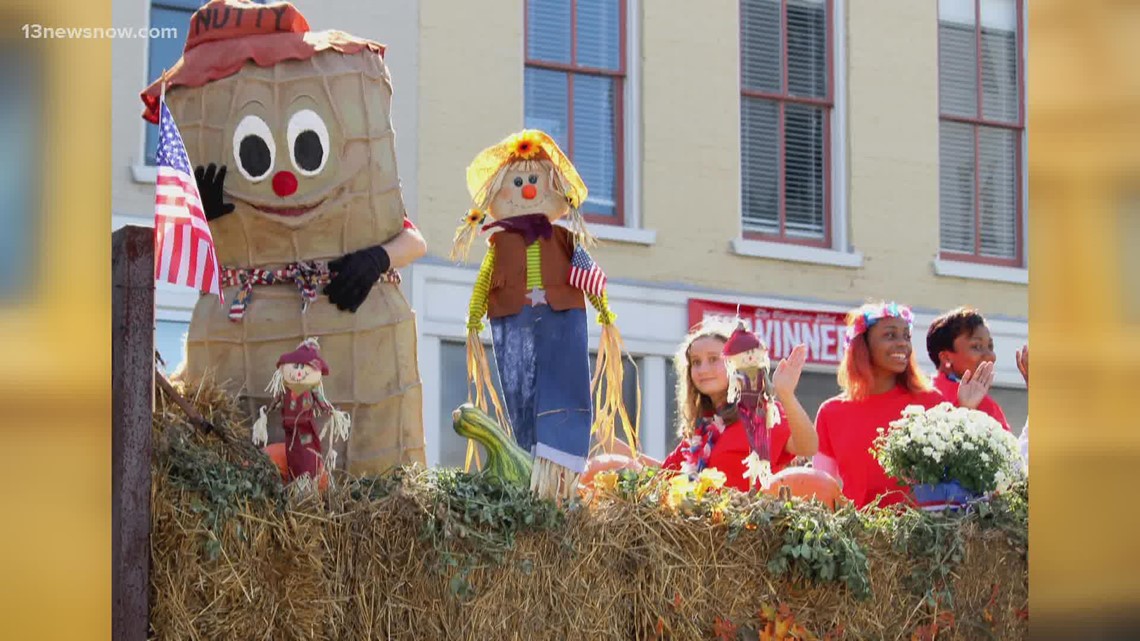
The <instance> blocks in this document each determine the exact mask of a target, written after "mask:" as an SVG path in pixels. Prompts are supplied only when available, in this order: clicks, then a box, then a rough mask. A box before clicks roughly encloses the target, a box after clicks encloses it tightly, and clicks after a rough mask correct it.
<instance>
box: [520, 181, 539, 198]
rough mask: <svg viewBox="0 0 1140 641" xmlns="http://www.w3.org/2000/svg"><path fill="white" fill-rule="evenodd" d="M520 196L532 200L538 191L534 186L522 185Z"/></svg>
mask: <svg viewBox="0 0 1140 641" xmlns="http://www.w3.org/2000/svg"><path fill="white" fill-rule="evenodd" d="M522 194H523V198H526V199H527V200H532V199H534V197H535V196H537V195H538V190H537V189H535V188H534V185H524V186H523V188H522Z"/></svg>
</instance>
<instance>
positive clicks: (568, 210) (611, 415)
mask: <svg viewBox="0 0 1140 641" xmlns="http://www.w3.org/2000/svg"><path fill="white" fill-rule="evenodd" d="M467 189H468V191H469V192H470V194H471V198H472V201H473V203H474V205H475V209H472V210H471V211H470V212H469V213H468V215H467V218H466V220H465V221H464V223H463V224H462V225H460V227H459V230H458V231H457V232H456V236H455V245H454V247H453V250H452V258H453V259H459V260H465V259H466V256H467V252H468V250H469V249H470V246H471V243H472V242H473V240H474V238H475V237H476V236H477V235H478V234H479V232H480V231H486V232H490V236H489V237H488V240H487V242H488V245H489V247H488V249H487V253H486V255H485V257H484V258H483V262H482V265H481V266H480V268H479V275H478V277H477V279H476V281H475V291H474V293H473V295H472V297H471V303H470V307H469V310H468V312H469V313H468V317H467V354H468V358H467V370H468V379H469V381H470V382H471V383H473V384H474V387H475V396H476V398H475V403H476V404H477V405H478V406H480V407H481V408H483V409H486V399H487V398H488V397H489V398H490V399H491V401H492V403H493V404H494V406H495V411H496V414H497V415H498V418H499V421H500V422H501V423H504V424H505V423H507V419H508V417H509V424H510V427H511V429H512V431H513V435H514V438H515V440H516V441H517V442H518V444H519V445H520V446H521V447H522V448H524V449H527V450H529V451H531V452H532V453H533V455H534V457H535V464H534V468H533V473H532V476H531V489H532V490H534V491H535V492H536V493H537V494H538V495H540V496H544V497H547V498H569V497H570V496H571V494H572V493H573V491H574V488H575V486H576V477H577V475H578V474H580V473H581V472H583V471H585V469H586V460H587V457H588V455H589V449H590V438H591V433H594V434H597V435H598V437H599V440H604V439H606V438H613V436H614V425H615V419H616V418H617V417H618V416H620V417H621V419H622V420H623V425H624V429H625V436H626V438H627V439H629V440H628V442H629V443H630V444H631V445H632V444H634V443H636V432H637V428H636V426H634V425H631V423H630V421H629V416H628V414H627V413H626V410H625V406H624V404H623V402H622V397H621V390H622V363H621V353H622V342H621V335H620V334H619V333H618V331H617V327H616V326H615V325H614V319H615V318H616V317H615V315H614V313H613V312H612V311H611V310H610V307H609V303H608V301H607V297H606V288H605V285H606V277H605V274H603V273H602V270H601V268H600V267H599V266H598V265H597V264H596V263H594V261H593V260H592V259H591V258H590V255H589V254H588V253H587V252H586V249H587V247H588V246H590V245H592V243H593V237H592V236H591V235H590V234H589V233H588V232H587V230H586V226H585V222H584V220H583V218H582V215H581V213H580V212H579V209H578V208H579V207H580V206H581V205H582V203H583V202H584V201H585V199H586V185H585V184H584V183H583V182H582V178H581V177H580V176H579V175H578V171H577V170H576V169H575V168H574V165H573V164H571V162H570V160H569V158H567V157H566V155H565V154H564V153H563V152H562V150H561V149H560V148H559V147H558V144H557V143H556V142H555V141H554V140H553V139H552V138H551V137H550V136H549V135H547V134H546V133H544V132H541V131H536V130H524V131H522V132H519V133H517V134H514V135H511V136H509V137H507V138H506V139H504V140H503V141H501V142H499V143H498V144H496V145H494V146H491V147H488V148H487V149H485V150H483V151H482V152H480V153H479V155H478V156H476V157H475V159H474V161H472V163H471V165H470V166H469V167H468V168H467ZM488 218H489V219H490V221H489V222H488V221H487V219H488ZM587 300H589V302H590V304H591V305H592V306H593V308H594V309H595V310H597V312H598V318H597V319H598V323H599V324H600V325H601V326H602V335H601V342H600V345H599V349H598V361H597V366H596V369H595V371H594V374H593V377H592V378H591V374H590V360H589V359H590V352H589V345H588V340H587V332H586V301H587ZM484 316H487V317H488V318H489V319H490V323H491V338H492V342H493V345H494V349H495V358H496V364H497V366H498V374H499V380H500V383H501V386H502V391H503V396H504V400H505V405H506V416H504V414H503V411H502V407H501V406H500V404H499V400H498V398H497V396H496V394H495V391H494V388H493V386H492V385H491V379H490V371H489V367H488V365H487V359H486V355H485V353H484V351H483V343H482V341H481V340H480V338H479V332H480V331H481V330H482V329H483V317H484ZM484 390H486V394H485V393H484ZM592 401H593V402H592ZM472 453H473V449H470V448H469V450H468V461H470V457H471V455H472Z"/></svg>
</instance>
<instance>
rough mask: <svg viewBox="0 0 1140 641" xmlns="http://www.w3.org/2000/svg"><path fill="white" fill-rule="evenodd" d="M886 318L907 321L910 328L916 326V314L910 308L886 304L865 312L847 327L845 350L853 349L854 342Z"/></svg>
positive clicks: (844, 342)
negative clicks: (852, 343)
mask: <svg viewBox="0 0 1140 641" xmlns="http://www.w3.org/2000/svg"><path fill="white" fill-rule="evenodd" d="M884 318H901V319H903V320H904V321H906V324H907V325H908V326H913V325H914V314H913V313H911V311H910V308H909V307H907V306H906V305H899V304H898V303H884V304H883V306H882V307H880V308H878V309H874V310H871V311H866V312H863V313H862V314H860V315H858V316H856V317H855V319H854V320H853V321H852V322H851V324H850V325H848V326H847V333H846V335H845V336H844V337H843V349H847V348H848V347H851V342H852V341H854V340H855V339H856V338H857V337H858V336H859V335H860V334H862V333H864V332H866V331H867V330H868V329H871V327H872V326H873V325H874V324H875V323H877V322H879V321H880V320H882V319H884Z"/></svg>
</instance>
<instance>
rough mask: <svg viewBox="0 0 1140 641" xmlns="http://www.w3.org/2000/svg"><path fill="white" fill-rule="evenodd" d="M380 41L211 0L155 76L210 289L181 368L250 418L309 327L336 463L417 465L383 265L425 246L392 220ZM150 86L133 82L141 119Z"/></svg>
mask: <svg viewBox="0 0 1140 641" xmlns="http://www.w3.org/2000/svg"><path fill="white" fill-rule="evenodd" d="M383 54H384V47H383V45H380V44H378V43H375V42H371V41H368V40H362V39H359V38H356V37H353V36H350V35H347V34H345V33H342V32H339V31H321V32H313V31H310V30H309V25H308V23H307V22H306V21H305V18H304V16H302V15H301V13H300V12H299V11H297V9H296V8H295V7H294V6H293V5H291V4H289V3H276V4H269V5H259V4H254V3H252V2H248V1H245V0H212V1H211V2H209V3H208V4H206V5H205V6H203V7H202V8H200V9H199V10H198V11H197V12H196V13H195V14H194V15H193V17H192V18H191V22H190V30H189V34H188V36H187V40H186V47H185V50H184V52H183V55H182V59H181V60H179V61H178V63H177V64H176V65H175V66H174V67H173V68H172V69H171V70H170V71H169V73H167V74H166V76H165V84H166V94H165V95H166V103H167V105H168V107H169V108H170V111H171V114H172V115H173V116H174V119H175V121H176V122H177V124H178V127H179V129H180V130H181V133H182V136H183V139H184V141H185V143H186V150H187V153H188V155H189V156H190V160H191V162H193V163H194V164H195V165H198V167H197V169H196V172H195V174H196V177H197V181H198V186H199V191H200V193H201V197H202V206H203V209H204V211H205V213H206V217H207V219H208V220H209V221H210V230H211V233H212V234H213V237H214V242H215V244H216V249H217V255H218V261H219V263H220V265H221V268H222V272H223V275H222V286H223V292H224V295H225V301H226V304H225V305H220V304H219V303H218V299H217V298H216V297H203V298H202V299H200V300H199V302H198V305H197V307H195V309H194V315H193V318H192V320H191V322H190V331H189V335H188V337H187V341H186V348H187V354H186V369H185V371H184V373H183V376H184V377H185V378H186V379H189V380H193V379H196V378H201V377H202V376H204V375H207V374H210V375H212V376H213V377H214V378H215V379H216V380H218V381H221V382H224V383H226V384H228V385H230V386H232V387H233V389H234V390H235V391H239V390H240V391H241V392H242V393H243V394H244V395H245V396H246V402H247V403H248V407H249V410H250V412H251V414H255V413H256V408H257V407H258V406H259V405H267V404H269V403H270V402H271V401H272V399H271V398H270V396H269V394H268V392H266V386H267V384H268V383H269V376H270V375H271V374H272V373H273V372H274V371H275V370H276V362H277V358H278V356H280V355H281V354H282V353H285V352H288V351H290V350H292V349H294V348H295V347H296V346H297V345H298V344H299V343H301V342H302V341H303V340H304V339H307V338H318V339H319V340H320V344H321V350H322V353H323V356H324V358H325V360H326V361H328V363H329V365H330V366H331V367H330V369H331V371H332V375H331V376H329V377H328V379H327V380H326V381H325V390H326V392H327V395H328V401H329V402H330V403H332V404H333V405H335V406H336V407H338V408H340V409H343V410H346V411H348V412H349V413H350V415H351V421H352V424H353V426H354V427H353V430H352V435H351V437H350V439H349V442H348V447H347V452H346V453H345V454H346V455H347V460H348V470H349V471H350V472H352V473H354V474H373V473H379V472H381V471H383V470H385V469H387V468H389V467H392V466H395V465H400V464H403V463H407V462H420V463H423V462H424V449H423V447H424V440H423V420H422V407H421V390H420V378H419V371H418V368H417V365H416V328H415V315H414V313H413V312H412V310H411V308H410V307H409V305H408V302H407V300H406V299H405V298H404V295H403V294H402V293H401V291H400V288H399V274H398V273H397V272H396V271H395V268H397V267H403V266H406V265H407V264H409V263H411V262H412V261H414V260H415V259H417V258H419V257H420V256H422V255H423V254H424V252H425V251H426V247H425V245H424V242H423V238H422V236H420V234H419V232H418V231H417V230H416V229H415V227H414V226H412V224H411V223H410V222H409V221H408V220H407V219H406V216H405V211H404V203H403V198H402V196H401V193H400V180H399V176H398V174H397V171H396V157H395V145H394V139H393V132H392V121H391V114H390V108H391V99H392V87H391V82H390V80H389V76H388V69H387V67H386V66H385V64H384V58H383ZM161 85H162V80H161V79H160V80H158V81H155V83H154V84H152V85H151V86H150V87H148V88H147V89H146V91H144V92H143V94H142V98H143V102H144V103H145V105H146V113H145V116H144V117H146V118H147V119H148V120H150V121H151V122H157V113H158V102H159V96H160V92H161ZM278 436H279V435H278ZM278 440H279V438H278Z"/></svg>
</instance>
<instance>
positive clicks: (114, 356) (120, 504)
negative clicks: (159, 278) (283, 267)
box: [111, 225, 154, 641]
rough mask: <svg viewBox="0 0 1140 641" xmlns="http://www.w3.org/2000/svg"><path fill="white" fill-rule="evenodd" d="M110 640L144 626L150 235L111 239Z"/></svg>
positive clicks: (143, 630)
mask: <svg viewBox="0 0 1140 641" xmlns="http://www.w3.org/2000/svg"><path fill="white" fill-rule="evenodd" d="M111 256H112V258H111V264H112V268H111V269H112V290H111V406H112V409H111V420H112V423H111V428H112V431H111V491H112V499H111V500H112V508H111V545H112V549H111V561H112V564H113V566H112V569H111V573H112V574H111V592H112V598H113V599H114V610H113V611H112V615H111V617H112V618H111V638H112V639H113V640H114V641H146V639H147V632H148V628H149V624H150V607H149V601H150V599H149V596H150V593H149V590H150V576H149V575H150V457H151V413H152V411H153V408H154V230H152V229H150V228H148V227H138V226H134V225H129V226H126V227H123V228H122V229H119V230H118V231H116V232H115V233H114V234H112V236H111Z"/></svg>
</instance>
